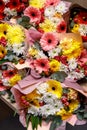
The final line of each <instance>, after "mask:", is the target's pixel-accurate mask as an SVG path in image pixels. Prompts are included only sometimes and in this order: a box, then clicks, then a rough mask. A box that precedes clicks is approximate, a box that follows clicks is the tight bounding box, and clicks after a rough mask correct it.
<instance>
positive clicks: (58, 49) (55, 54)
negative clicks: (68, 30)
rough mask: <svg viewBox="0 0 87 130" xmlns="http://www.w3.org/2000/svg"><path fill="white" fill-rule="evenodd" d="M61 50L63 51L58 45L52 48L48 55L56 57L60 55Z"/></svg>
mask: <svg viewBox="0 0 87 130" xmlns="http://www.w3.org/2000/svg"><path fill="white" fill-rule="evenodd" d="M60 52H61V48H60V47H56V48H54V49H52V50H50V51H49V52H48V55H49V57H50V58H54V57H55V56H58V55H59V53H60Z"/></svg>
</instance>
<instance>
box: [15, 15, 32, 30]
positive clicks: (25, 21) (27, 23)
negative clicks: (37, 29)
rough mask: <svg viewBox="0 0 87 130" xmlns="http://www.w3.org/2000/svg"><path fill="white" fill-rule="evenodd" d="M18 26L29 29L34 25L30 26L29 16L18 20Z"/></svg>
mask: <svg viewBox="0 0 87 130" xmlns="http://www.w3.org/2000/svg"><path fill="white" fill-rule="evenodd" d="M17 22H18V24H20V25H21V26H23V27H24V28H26V29H29V28H30V27H31V26H32V25H31V24H30V19H29V17H28V16H22V17H21V18H19V19H18V21H17Z"/></svg>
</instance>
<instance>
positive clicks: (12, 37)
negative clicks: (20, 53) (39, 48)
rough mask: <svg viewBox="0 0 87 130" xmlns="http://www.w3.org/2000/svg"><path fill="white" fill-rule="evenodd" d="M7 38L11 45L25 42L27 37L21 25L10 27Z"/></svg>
mask: <svg viewBox="0 0 87 130" xmlns="http://www.w3.org/2000/svg"><path fill="white" fill-rule="evenodd" d="M7 38H8V42H9V43H10V44H14V43H16V44H20V43H22V42H24V38H25V35H24V31H23V29H22V27H21V26H19V25H13V26H10V27H9V28H8V30H7Z"/></svg>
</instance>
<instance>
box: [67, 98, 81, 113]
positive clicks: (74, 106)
mask: <svg viewBox="0 0 87 130" xmlns="http://www.w3.org/2000/svg"><path fill="white" fill-rule="evenodd" d="M78 106H79V101H78V100H73V101H71V103H70V104H69V113H72V112H73V111H75V110H76V109H77V108H78Z"/></svg>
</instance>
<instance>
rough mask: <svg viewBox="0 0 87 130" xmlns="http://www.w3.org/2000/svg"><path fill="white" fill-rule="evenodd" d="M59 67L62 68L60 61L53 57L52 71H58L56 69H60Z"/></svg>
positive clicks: (51, 62)
mask: <svg viewBox="0 0 87 130" xmlns="http://www.w3.org/2000/svg"><path fill="white" fill-rule="evenodd" d="M59 69H60V63H59V62H58V61H57V60H55V59H52V60H51V61H50V70H51V71H52V72H56V71H58V70H59Z"/></svg>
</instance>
